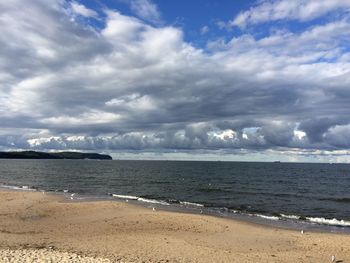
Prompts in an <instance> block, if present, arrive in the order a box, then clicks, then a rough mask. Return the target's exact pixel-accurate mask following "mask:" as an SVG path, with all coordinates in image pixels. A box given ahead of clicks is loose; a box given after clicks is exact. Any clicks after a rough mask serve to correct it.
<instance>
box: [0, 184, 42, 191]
mask: <svg viewBox="0 0 350 263" xmlns="http://www.w3.org/2000/svg"><path fill="white" fill-rule="evenodd" d="M0 188H6V189H10V190H22V191H36V190H37V189H34V188H30V187H29V186H27V185H23V186H14V185H5V184H2V185H0Z"/></svg>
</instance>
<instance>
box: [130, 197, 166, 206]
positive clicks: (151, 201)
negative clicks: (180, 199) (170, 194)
mask: <svg viewBox="0 0 350 263" xmlns="http://www.w3.org/2000/svg"><path fill="white" fill-rule="evenodd" d="M137 201H139V202H144V203H151V204H160V205H169V204H168V203H167V202H164V201H159V200H155V199H147V198H142V197H139V198H137Z"/></svg>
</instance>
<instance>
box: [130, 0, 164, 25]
mask: <svg viewBox="0 0 350 263" xmlns="http://www.w3.org/2000/svg"><path fill="white" fill-rule="evenodd" d="M130 8H131V10H132V11H133V12H134V13H135V14H136V15H137V16H138V17H140V18H142V19H144V20H146V21H149V22H152V23H156V24H158V23H160V22H161V14H160V12H159V10H158V7H157V5H156V4H155V3H153V2H152V0H130Z"/></svg>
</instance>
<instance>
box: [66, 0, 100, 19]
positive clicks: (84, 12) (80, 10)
mask: <svg viewBox="0 0 350 263" xmlns="http://www.w3.org/2000/svg"><path fill="white" fill-rule="evenodd" d="M71 8H72V11H73V12H74V13H75V14H78V15H81V16H85V17H93V18H98V14H97V12H96V11H94V10H92V9H89V8H87V7H86V6H84V5H82V4H80V3H77V2H75V1H73V2H71Z"/></svg>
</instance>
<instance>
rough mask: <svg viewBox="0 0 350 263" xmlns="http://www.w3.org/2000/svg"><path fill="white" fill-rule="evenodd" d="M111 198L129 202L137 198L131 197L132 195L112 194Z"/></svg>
mask: <svg viewBox="0 0 350 263" xmlns="http://www.w3.org/2000/svg"><path fill="white" fill-rule="evenodd" d="M112 196H113V197H116V198H120V199H130V200H137V199H138V198H139V197H137V196H133V195H116V194H112Z"/></svg>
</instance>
